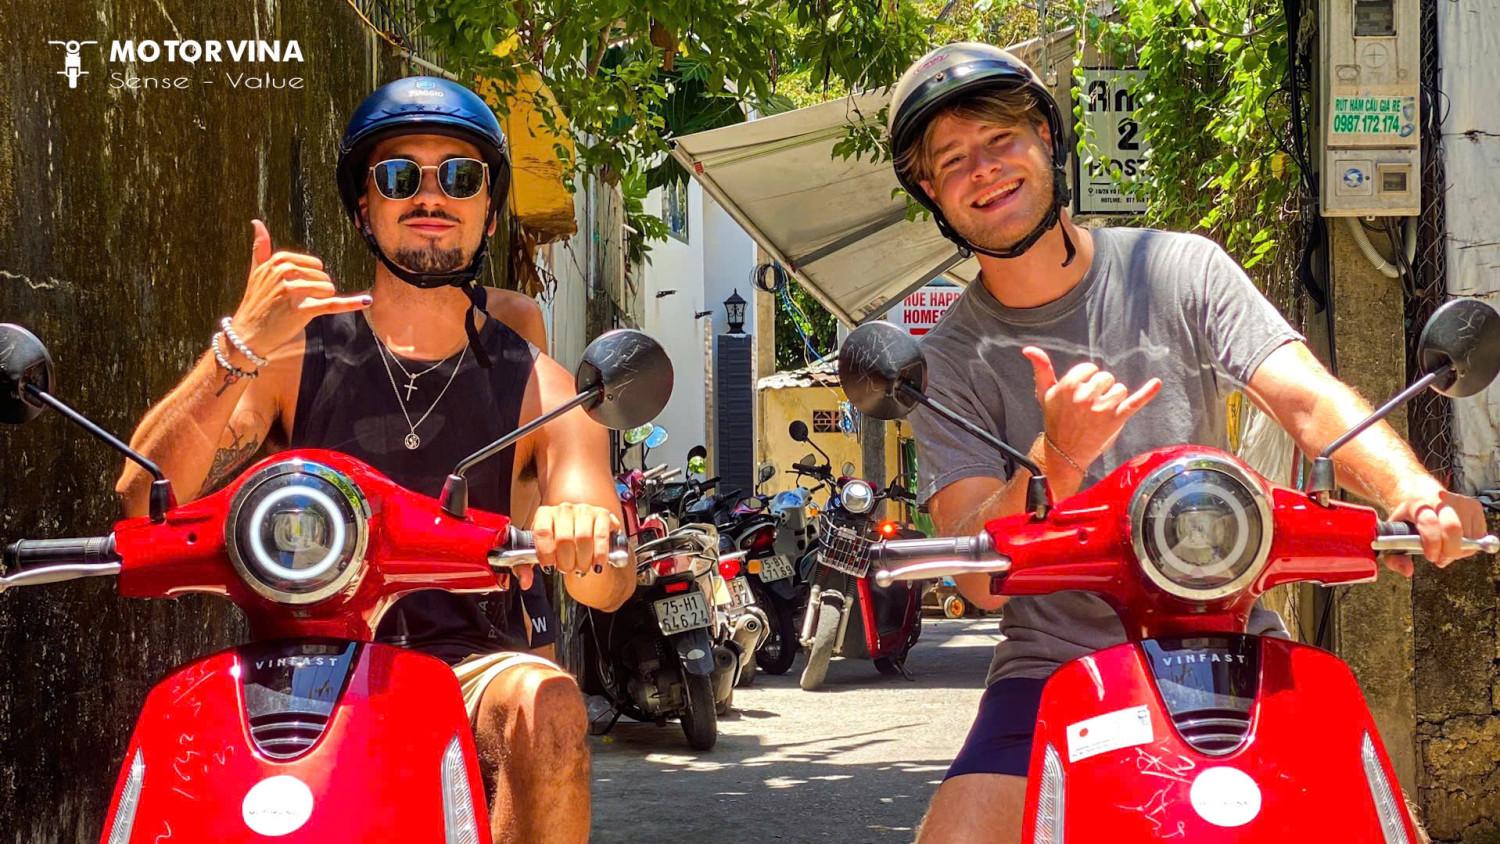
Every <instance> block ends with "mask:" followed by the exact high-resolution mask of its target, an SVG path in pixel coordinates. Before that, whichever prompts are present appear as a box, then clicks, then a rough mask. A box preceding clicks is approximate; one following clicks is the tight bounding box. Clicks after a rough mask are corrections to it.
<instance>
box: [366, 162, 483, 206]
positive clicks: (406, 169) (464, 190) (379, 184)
mask: <svg viewBox="0 0 1500 844" xmlns="http://www.w3.org/2000/svg"><path fill="white" fill-rule="evenodd" d="M428 170H436V171H437V183H438V187H439V188H441V189H442V191H443V193H444V194H446V195H447V196H448V198H449V199H472V198H473V197H475V196H478V195H479V192H480V191H482V190H484V184H485V181H486V180H487V179H488V177H489V171H490V166H489V165H488V164H486V163H484V162H483V161H480V160H479V159H477V158H450V159H448V160H447V161H444V162H443V163H442V164H428V165H427V166H425V167H424V166H422V165H421V164H418V163H417V162H415V161H412V160H411V159H409V158H392V159H388V160H386V161H381V162H379V163H377V164H375V165H374V166H373V167H371V168H370V177H371V178H373V179H374V180H375V190H377V191H380V195H381V196H383V197H385V198H386V199H411V198H412V197H414V196H416V195H417V191H419V190H421V189H422V176H423V175H424V174H425V173H426V172H427V171H428Z"/></svg>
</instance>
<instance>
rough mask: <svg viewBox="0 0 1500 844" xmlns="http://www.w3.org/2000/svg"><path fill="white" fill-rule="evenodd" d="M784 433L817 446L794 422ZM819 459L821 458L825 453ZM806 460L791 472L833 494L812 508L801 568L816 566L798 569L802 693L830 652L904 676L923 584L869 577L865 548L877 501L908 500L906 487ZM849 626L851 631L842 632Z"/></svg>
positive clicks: (887, 526)
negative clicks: (802, 587) (803, 593)
mask: <svg viewBox="0 0 1500 844" xmlns="http://www.w3.org/2000/svg"><path fill="white" fill-rule="evenodd" d="M789 432H790V433H791V435H792V439H794V440H797V441H798V442H805V443H807V444H808V445H811V446H812V447H813V448H815V449H816V448H818V446H817V444H816V443H813V442H812V440H811V439H809V438H808V436H807V426H806V425H805V424H803V423H802V422H801V421H797V422H793V423H792V425H791V428H790V431H789ZM818 450H819V451H820V452H821V451H822V449H818ZM823 459H824V461H825V464H826V462H827V460H828V455H826V454H824V455H823ZM810 463H811V461H803V462H801V463H799V464H798V465H797V466H796V467H795V468H794V470H793V471H796V472H798V473H806V474H810V475H813V476H814V477H816V478H818V480H820V481H822V482H825V483H827V484H829V486H830V488H831V490H832V492H831V494H830V495H829V496H828V505H827V506H826V507H824V508H823V510H822V512H820V513H819V514H818V522H817V532H818V544H817V547H816V548H814V549H813V550H812V551H809V552H808V554H807V556H806V557H804V558H803V561H802V564H803V566H810V565H811V566H815V568H812V570H811V571H808V572H807V573H806V575H805V577H806V580H807V582H808V584H809V585H808V592H807V609H806V611H805V612H804V614H803V616H802V638H801V645H802V646H803V647H804V648H806V649H807V665H805V666H803V668H802V677H801V680H800V685H801V687H802V688H803V689H805V690H807V691H816V690H818V689H821V688H822V687H823V683H824V681H825V680H826V679H827V677H828V666H829V665H830V664H831V663H832V661H833V657H834V656H835V655H836V654H837V655H840V656H844V657H847V658H862V659H869V660H870V661H871V662H873V663H874V664H875V669H876V670H877V671H879V672H880V673H881V674H900V675H903V676H909V675H907V673H906V658H907V656H908V655H910V653H911V649H912V646H913V645H915V644H916V643H917V639H918V638H919V637H920V636H921V635H922V586H921V584H913V583H906V582H897V583H886V584H877V583H875V582H874V580H873V579H872V578H871V577H870V555H869V549H870V543H871V542H872V541H873V540H876V539H879V538H880V537H881V536H882V530H881V528H878V527H877V526H876V524H875V513H874V511H875V507H876V505H877V504H879V503H880V502H881V501H883V500H886V499H897V500H906V499H909V498H910V496H911V493H909V492H907V491H906V490H905V489H902V488H901V486H900V485H899V484H898V483H897V482H895V481H892V482H891V484H890V486H888V487H886V488H885V489H883V490H879V491H877V490H875V489H874V488H873V487H872V486H871V485H870V483H869V482H868V481H865V480H863V479H861V478H856V477H853V476H852V473H853V471H854V467H853V466H852V465H847V464H846V465H845V467H844V472H843V475H841V476H840V477H839V478H838V479H836V480H835V479H834V478H833V474H832V472H831V470H829V469H827V468H826V465H825V466H824V467H815V466H811V465H809V464H810ZM882 527H883V528H884V531H885V532H887V533H889V532H892V531H895V530H898V529H899V528H898V527H897V526H896V525H895V524H894V523H883V525H882ZM917 535H919V536H920V534H917ZM851 626H852V627H853V628H854V630H855V632H854V634H853V635H850V634H849V628H850V627H851Z"/></svg>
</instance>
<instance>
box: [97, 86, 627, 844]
mask: <svg viewBox="0 0 1500 844" xmlns="http://www.w3.org/2000/svg"><path fill="white" fill-rule="evenodd" d="M339 153H340V154H339V164H338V187H339V195H340V197H341V198H342V200H343V202H344V206H345V208H346V209H347V210H348V212H349V215H350V218H351V220H352V221H353V222H354V224H355V226H356V228H357V229H358V230H359V232H360V234H361V235H362V236H363V238H364V239H365V242H366V243H367V244H368V245H369V247H370V249H371V251H373V252H374V253H375V255H376V257H377V259H378V263H377V265H376V268H375V278H374V283H373V285H371V287H370V288H369V290H368V291H367V292H361V293H356V294H353V295H347V296H340V295H337V293H336V291H335V289H334V285H333V280H332V278H331V277H330V276H329V274H328V273H327V271H326V270H325V267H324V265H323V262H322V261H321V260H319V259H318V258H315V257H313V256H310V255H303V254H298V253H293V252H273V250H272V247H271V239H270V236H269V234H268V233H267V231H266V228H265V226H264V225H263V224H262V223H261V222H260V221H259V220H256V221H254V222H253V228H254V238H253V240H254V243H253V249H252V258H251V265H250V266H251V268H250V274H249V279H248V282H247V284H246V290H245V295H244V298H243V299H242V301H241V303H240V306H239V308H238V309H237V310H236V311H235V313H234V314H233V316H231V317H226V318H225V319H224V320H222V321H221V323H220V325H219V330H218V333H217V334H215V335H214V337H213V339H212V342H211V346H212V348H211V349H210V350H209V351H207V352H205V353H204V355H203V356H202V357H201V358H200V360H199V361H198V364H197V365H196V366H195V367H194V369H193V370H192V371H191V372H190V373H189V374H188V377H187V378H186V379H185V380H184V381H183V382H182V384H180V385H179V386H178V387H177V388H176V389H174V390H173V391H172V392H171V393H170V394H169V395H168V396H167V397H166V398H165V399H163V400H162V401H161V402H160V403H159V404H157V405H156V406H155V407H153V408H152V409H151V411H150V412H149V413H148V414H147V415H146V418H145V420H144V421H143V422H142V423H141V425H140V427H139V428H138V429H137V431H136V433H135V436H134V437H133V438H132V443H133V444H134V446H135V447H136V448H137V449H139V450H141V451H142V452H144V453H146V454H147V455H149V456H151V457H152V458H153V459H155V460H156V461H157V462H158V463H159V464H160V465H161V467H162V469H163V470H164V471H165V472H166V473H167V474H168V475H169V476H170V477H171V478H172V479H173V481H174V482H175V483H176V485H177V489H178V490H179V492H180V493H181V494H183V495H184V497H186V498H197V497H199V496H201V495H204V494H207V493H208V492H211V491H213V490H214V489H215V488H216V487H217V486H219V485H221V484H222V483H223V482H225V481H227V480H229V479H230V478H232V477H233V476H234V475H235V474H236V473H238V471H239V470H241V469H242V468H243V467H244V466H245V465H246V464H247V463H248V462H249V460H250V459H251V458H252V457H253V456H254V455H255V454H256V453H257V452H258V451H259V450H260V449H261V448H262V447H263V446H264V445H265V444H266V443H267V442H268V441H272V440H274V441H276V442H278V443H286V444H289V445H290V446H291V447H294V448H329V449H334V450H338V451H342V452H344V453H347V454H350V455H353V456H355V457H358V458H360V459H362V460H365V461H366V462H368V463H370V464H371V465H372V466H374V467H375V468H376V469H378V470H380V471H381V472H383V473H385V474H386V475H387V476H389V477H391V478H392V479H393V480H395V481H396V482H397V483H400V484H402V485H403V486H406V487H408V488H410V489H412V490H415V491H417V492H422V493H425V494H428V495H433V496H436V495H437V494H438V492H439V490H440V489H441V487H442V482H443V479H444V478H445V477H446V475H447V473H448V472H449V471H450V470H451V469H452V467H453V466H454V465H455V464H457V463H458V461H459V460H460V459H462V458H463V457H465V456H467V455H468V454H470V453H472V452H474V451H476V450H478V449H479V448H481V447H482V446H484V445H487V444H488V443H490V442H492V441H493V440H495V439H497V438H499V437H500V436H501V435H503V434H506V433H509V432H510V431H512V430H514V429H515V428H516V427H518V426H519V425H520V424H524V423H525V422H527V421H528V420H531V419H534V418H536V417H537V416H539V415H540V414H541V413H542V412H543V411H544V409H546V408H551V407H556V406H558V405H559V404H562V403H563V402H565V401H567V400H568V399H570V398H572V396H573V379H572V376H571V374H570V373H568V372H567V371H565V370H564V369H562V367H560V366H559V365H558V364H557V363H556V362H555V361H553V360H552V359H551V358H549V357H547V356H546V355H545V354H543V353H542V351H541V350H540V349H539V348H538V346H539V345H540V344H541V343H543V342H545V341H544V339H543V334H542V323H541V318H540V317H541V315H540V312H539V310H538V309H537V308H536V305H535V304H534V303H532V302H531V301H530V300H529V299H527V298H525V297H523V296H520V295H519V294H513V293H507V292H505V291H499V290H490V289H486V288H482V287H480V286H479V285H478V283H477V277H478V275H479V272H480V270H481V268H482V267H483V264H484V260H485V255H486V251H487V248H486V238H487V237H488V235H490V234H492V233H493V232H494V230H495V227H496V219H497V216H498V215H499V214H500V213H501V212H502V211H503V210H504V209H505V203H506V199H507V190H508V187H509V184H510V160H509V155H508V151H507V150H506V146H505V137H504V134H503V133H502V131H501V129H500V125H499V123H498V121H496V119H495V116H494V114H493V112H491V110H490V109H489V107H488V106H487V105H485V103H484V101H483V100H481V99H480V98H479V97H477V96H476V95H475V94H474V93H473V92H471V91H469V90H467V89H465V88H463V87H462V86H459V85H456V84H454V83H451V82H448V81H446V80H442V79H431V78H426V77H411V78H407V79H400V80H397V81H395V82H392V83H390V84H388V85H386V86H384V87H382V88H380V89H379V90H377V91H375V92H374V93H373V94H371V95H370V96H369V97H368V98H367V99H366V100H365V101H364V102H363V103H361V104H360V106H359V107H358V108H357V109H356V111H355V113H354V116H353V117H352V118H351V120H350V121H349V126H348V129H347V130H346V131H345V134H344V139H343V142H342V144H341V146H340V150H339ZM528 341H530V342H528ZM608 453H609V452H608V438H607V434H606V432H605V430H604V429H603V428H602V427H600V426H599V425H597V424H596V423H594V422H593V421H592V420H590V419H589V418H588V417H587V416H586V415H585V414H584V413H583V411H581V410H575V411H572V412H571V413H568V414H566V415H564V416H563V417H561V418H560V419H558V420H557V421H555V422H553V423H551V424H549V425H547V426H544V427H543V428H541V429H540V430H539V431H537V432H536V433H534V434H532V435H531V436H529V437H527V438H525V439H523V440H521V442H520V443H519V444H518V445H517V446H516V447H515V448H513V449H510V450H508V451H507V452H505V453H503V454H502V455H500V456H498V457H495V458H492V459H491V460H489V461H486V462H484V463H482V464H480V465H478V466H476V467H474V469H472V470H471V471H470V472H469V475H468V478H469V491H470V503H471V504H472V505H473V506H475V507H478V508H480V509H484V510H488V511H492V512H499V513H507V514H510V515H511V516H512V517H513V518H515V519H516V520H517V521H518V522H522V523H525V521H526V520H527V517H528V515H529V516H530V522H531V527H532V529H533V531H534V533H535V535H536V541H537V551H538V557H539V558H540V559H541V561H542V562H543V563H544V564H545V565H551V566H555V567H556V568H557V569H559V570H561V571H563V572H566V573H567V574H568V576H567V577H566V578H564V581H565V583H566V584H567V589H568V592H569V593H570V594H571V595H572V596H573V597H574V598H575V599H577V600H578V601H580V602H582V603H584V604H587V605H589V606H593V607H598V608H601V609H605V610H611V609H614V608H615V607H617V606H618V605H619V604H620V603H622V602H623V601H624V600H625V599H626V598H627V597H628V596H629V595H630V594H631V592H632V591H633V589H634V577H633V573H632V572H631V571H630V570H629V569H620V568H615V567H612V566H609V565H606V564H605V563H606V562H607V551H608V537H609V534H610V533H611V531H614V530H618V529H619V528H620V522H619V519H618V515H617V514H618V512H619V500H618V498H617V497H616V495H615V491H614V482H613V479H612V477H611V476H610V471H609V457H608ZM148 482H149V478H148V477H146V476H144V475H142V474H141V473H140V472H139V471H138V470H136V469H135V468H134V467H133V466H127V467H126V471H125V474H124V475H123V476H122V477H121V479H120V482H119V485H118V489H119V491H120V493H121V495H122V496H123V498H124V499H125V506H126V510H127V512H128V513H129V514H131V515H140V514H143V513H144V512H145V510H146V489H147V485H148ZM537 505H540V506H537ZM532 507H535V511H534V513H530V512H529V511H530V510H531V509H532ZM518 579H520V580H522V581H523V585H524V586H527V587H530V588H532V589H533V590H535V589H536V588H537V586H539V584H540V580H539V579H537V581H536V584H535V585H534V584H533V583H532V580H533V579H532V577H531V573H530V572H523V573H522V575H521V577H520V578H518ZM547 612H548V610H547V608H546V606H545V604H544V603H542V604H537V603H535V602H527V604H526V605H524V606H523V604H522V603H521V602H520V601H519V600H518V590H511V591H508V592H505V593H497V594H491V595H485V596H471V595H450V594H448V593H444V592H421V593H417V594H414V595H410V596H408V597H406V598H404V599H402V600H401V601H399V602H398V603H397V604H396V606H395V607H393V608H392V609H391V611H390V612H388V613H387V614H386V616H385V618H384V619H383V621H382V623H381V625H380V628H379V632H378V634H377V638H379V639H380V640H382V641H387V642H391V643H395V644H402V645H407V646H410V647H413V648H416V649H419V650H422V651H425V652H427V653H430V654H433V655H435V656H438V657H440V658H442V659H444V660H446V661H448V662H449V663H450V664H454V666H455V667H454V670H455V673H456V674H457V675H458V677H459V680H460V684H461V685H462V687H463V690H464V701H465V704H466V705H467V706H468V708H469V714H470V717H471V719H472V721H473V724H474V728H475V735H476V744H477V747H478V750H479V755H480V760H481V766H482V768H483V772H484V775H485V781H486V784H487V786H488V787H489V788H490V791H491V795H492V815H491V827H492V832H493V838H494V840H496V841H527V842H567V841H584V840H586V839H587V837H588V829H589V783H588V750H587V745H586V744H585V736H586V734H587V723H586V718H585V712H584V707H583V702H582V698H581V696H580V694H579V692H578V687H577V685H576V684H575V683H574V682H573V680H572V678H571V677H569V676H568V675H567V674H565V673H564V672H562V671H561V669H559V668H558V667H557V666H556V665H554V664H552V663H551V662H549V661H547V660H545V659H541V658H539V657H537V656H534V655H531V654H527V653H517V651H524V650H526V649H527V648H528V646H529V645H534V644H537V640H536V639H535V638H532V637H530V636H528V635H527V632H526V631H528V630H536V629H537V627H536V626H535V625H533V624H530V623H528V622H530V621H532V620H534V619H540V620H542V621H543V622H545V619H546V617H547V615H546V613H547Z"/></svg>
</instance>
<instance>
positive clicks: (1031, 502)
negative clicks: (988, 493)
mask: <svg viewBox="0 0 1500 844" xmlns="http://www.w3.org/2000/svg"><path fill="white" fill-rule="evenodd" d="M899 389H900V390H901V391H902V393H903V394H904V395H905V396H906V397H907V398H909V399H912V400H914V401H916V402H919V403H920V404H921V405H922V406H923V407H926V408H927V409H929V410H931V411H932V412H933V413H936V414H937V415H939V416H941V417H943V418H944V419H946V420H948V421H949V422H952V423H953V424H955V425H957V426H958V427H960V428H963V429H964V430H965V431H968V432H969V433H970V434H972V435H974V436H975V437H978V438H979V440H980V441H981V442H983V443H985V444H986V445H988V446H990V447H991V448H995V449H998V450H999V451H1000V453H1002V454H1004V455H1006V456H1007V457H1009V458H1010V459H1012V460H1014V461H1015V462H1016V463H1017V464H1019V465H1020V466H1021V467H1022V468H1024V469H1026V471H1028V472H1030V473H1031V480H1030V481H1028V482H1027V483H1026V510H1027V512H1029V513H1031V514H1032V515H1033V516H1035V517H1036V518H1039V519H1044V518H1046V517H1047V512H1048V511H1049V510H1051V509H1052V490H1051V488H1050V487H1049V486H1048V485H1047V477H1046V475H1044V474H1042V467H1040V466H1038V465H1036V464H1035V463H1033V462H1031V458H1029V457H1027V456H1026V455H1024V454H1022V453H1021V452H1019V451H1017V450H1016V449H1015V448H1013V447H1012V446H1011V445H1010V444H1009V443H1007V442H1006V441H1005V440H1002V439H1000V438H999V437H997V436H995V435H994V434H991V433H990V432H989V431H986V430H984V429H983V428H981V427H979V426H978V425H975V424H974V423H973V422H970V421H969V420H967V419H965V418H964V417H963V416H961V415H959V413H958V412H956V411H954V410H953V409H952V408H949V407H947V406H945V405H943V404H941V403H940V402H938V401H937V400H936V399H933V398H930V397H928V396H927V394H926V393H924V392H922V391H921V390H918V389H916V388H914V387H912V386H911V385H910V384H906V383H902V384H901V386H900V388H899Z"/></svg>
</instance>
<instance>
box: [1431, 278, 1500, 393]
mask: <svg viewBox="0 0 1500 844" xmlns="http://www.w3.org/2000/svg"><path fill="white" fill-rule="evenodd" d="M1417 363H1418V365H1419V366H1421V368H1422V372H1423V374H1426V373H1430V372H1435V371H1437V370H1439V369H1441V368H1443V366H1444V365H1447V366H1448V367H1449V370H1448V372H1447V373H1446V374H1445V375H1444V376H1442V377H1440V378H1438V379H1437V381H1435V382H1434V383H1433V385H1432V388H1433V389H1434V390H1436V391H1438V392H1439V393H1442V394H1443V395H1445V396H1448V397H1450V398H1464V397H1466V396H1472V395H1474V394H1475V393H1478V392H1480V391H1481V390H1483V389H1484V388H1485V387H1488V386H1489V385H1490V382H1491V381H1493V380H1495V374H1496V373H1497V372H1500V314H1497V313H1495V309H1494V308H1492V307H1490V306H1489V305H1487V304H1485V303H1484V302H1481V301H1480V300H1478V299H1454V300H1453V301H1451V302H1449V303H1447V304H1446V305H1443V306H1442V307H1441V308H1438V309H1437V310H1436V311H1434V312H1433V314H1432V316H1431V317H1429V318H1428V320H1427V325H1425V326H1423V328H1422V336H1421V338H1419V339H1418V340H1417Z"/></svg>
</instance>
